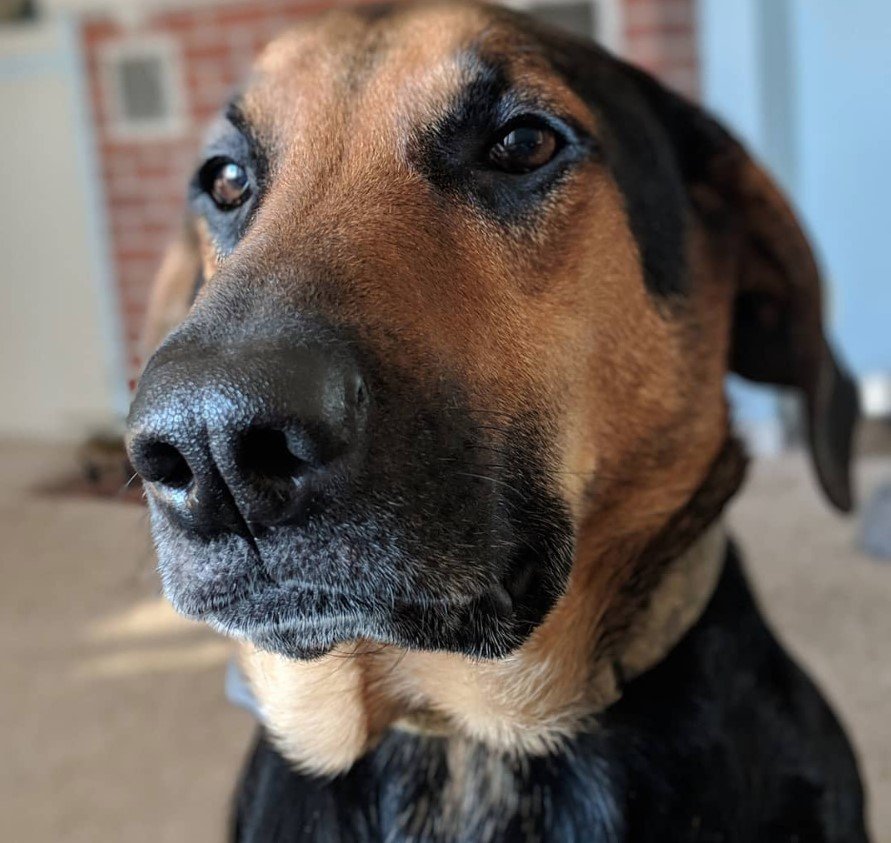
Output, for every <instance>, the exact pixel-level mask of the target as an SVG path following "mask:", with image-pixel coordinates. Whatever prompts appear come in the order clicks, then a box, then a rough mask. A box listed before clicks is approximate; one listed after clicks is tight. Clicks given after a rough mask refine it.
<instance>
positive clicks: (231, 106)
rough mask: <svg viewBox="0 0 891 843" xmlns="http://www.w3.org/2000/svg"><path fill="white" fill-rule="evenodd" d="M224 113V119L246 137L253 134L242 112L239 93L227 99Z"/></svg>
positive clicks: (249, 123)
mask: <svg viewBox="0 0 891 843" xmlns="http://www.w3.org/2000/svg"><path fill="white" fill-rule="evenodd" d="M224 113H225V116H226V119H227V120H228V121H229V122H230V123H231V124H232V125H233V126H234V127H235V128H236V129H238V131H239V132H241V134H243V135H244V136H245V137H246V138H248V139H250V138H251V137H252V136H253V134H254V132H253V127H252V126H251V122H250V121H249V120H248V118H247V115H246V114H245V112H244V107H243V105H242V98H241V95H240V94H239V95H238V96H236V97H233V99H231V100H230V101H229V103H228V104H227V105H226V110H225V112H224Z"/></svg>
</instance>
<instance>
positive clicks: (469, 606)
mask: <svg viewBox="0 0 891 843" xmlns="http://www.w3.org/2000/svg"><path fill="white" fill-rule="evenodd" d="M167 597H168V599H170V601H171V602H172V603H173V605H174V607H175V608H176V609H177V610H178V611H180V612H181V613H182V614H185V615H187V616H188V617H191V618H193V619H195V620H201V621H204V622H205V623H207V624H209V625H210V626H211V627H212V628H213V629H215V630H217V631H218V632H221V633H223V634H225V635H228V636H230V637H232V638H235V639H237V640H240V641H245V642H249V643H250V644H252V645H253V646H255V647H257V648H259V649H261V650H266V651H268V652H272V653H276V654H278V655H281V656H284V657H286V658H290V659H300V660H310V659H317V658H320V657H321V656H324V655H325V654H326V653H328V652H330V651H331V650H332V649H333V648H334V647H336V646H338V645H342V644H344V643H348V642H353V641H358V640H362V641H370V642H374V643H378V644H382V645H392V646H395V647H400V648H405V649H413V650H428V651H431V650H432V651H447V652H455V653H462V654H465V655H468V656H472V657H475V658H490V659H495V658H503V657H504V656H507V655H509V654H510V653H511V652H512V651H513V650H515V649H516V648H517V647H518V646H520V645H521V644H522V643H523V641H525V640H526V638H528V636H529V635H530V634H531V632H532V630H533V629H534V627H535V625H536V624H535V623H533V622H531V621H530V619H523V618H521V617H520V615H519V613H518V611H517V606H516V603H515V601H514V599H513V598H512V597H511V595H510V594H509V593H508V592H507V590H506V589H505V588H504V587H502V586H500V585H493V586H492V587H490V588H488V589H487V590H486V591H484V592H483V593H481V594H479V595H476V596H472V597H466V598H455V597H451V598H448V599H441V600H437V599H434V598H431V597H422V596H419V597H418V598H417V599H416V600H412V601H403V600H387V599H385V598H382V597H379V596H376V597H374V598H373V599H372V598H369V597H368V596H366V595H362V594H359V593H351V592H349V591H343V592H340V591H338V592H330V591H325V590H321V589H318V588H312V587H310V586H307V585H302V584H301V585H298V584H294V583H290V584H284V585H269V586H266V587H264V588H263V589H261V590H260V591H258V592H256V593H254V594H251V595H248V596H244V597H242V598H240V599H238V600H236V601H235V602H233V603H231V604H229V605H225V606H221V605H214V604H208V605H205V606H203V607H201V606H198V605H197V604H196V602H195V600H194V599H190V596H189V595H187V594H179V593H170V592H169V591H168V593H167Z"/></svg>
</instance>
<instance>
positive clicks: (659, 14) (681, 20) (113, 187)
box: [82, 0, 697, 386]
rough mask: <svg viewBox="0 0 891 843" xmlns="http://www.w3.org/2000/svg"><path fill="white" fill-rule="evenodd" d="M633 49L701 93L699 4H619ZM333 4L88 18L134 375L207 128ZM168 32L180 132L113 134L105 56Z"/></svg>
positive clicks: (271, 3) (631, 54)
mask: <svg viewBox="0 0 891 843" xmlns="http://www.w3.org/2000/svg"><path fill="white" fill-rule="evenodd" d="M622 2H623V4H624V9H623V12H624V36H625V44H626V50H625V52H626V55H627V57H628V58H630V59H631V60H632V61H636V62H638V63H639V64H641V65H642V66H644V67H645V68H647V69H648V70H650V71H651V72H653V73H655V74H657V75H659V76H660V77H662V78H663V79H665V80H666V81H667V82H668V83H669V84H671V85H673V86H674V87H676V88H677V89H679V90H681V91H683V92H684V93H687V94H689V95H691V96H695V95H696V92H697V58H696V44H695V26H694V3H695V0H622ZM330 4H331V0H317V1H316V2H302V3H301V2H295V0H253V2H251V0H248V2H245V3H243V4H226V5H223V6H216V7H213V6H207V7H203V8H193V9H188V10H183V11H175V12H165V13H159V14H155V15H152V16H149V17H147V18H144V19H143V20H141V21H140V22H139V24H138V28H137V29H132V28H129V29H128V28H126V27H124V26H122V25H121V24H119V23H116V22H114V21H112V20H109V19H107V18H89V17H88V18H85V19H84V21H83V24H82V39H83V44H84V51H85V56H86V63H87V68H88V73H89V81H90V93H91V97H92V101H93V109H94V117H95V125H96V138H97V143H98V147H99V149H98V156H99V161H100V165H101V173H102V179H103V188H104V196H105V202H106V207H107V218H108V225H109V234H110V240H111V248H112V260H113V273H114V276H115V278H116V281H117V286H118V298H119V301H120V306H121V320H122V324H123V328H124V330H123V333H124V336H125V340H126V355H127V361H126V368H127V372H128V377H129V379H130V382H131V386H132V383H133V381H134V380H135V378H136V376H137V374H138V372H139V368H140V365H141V362H142V361H141V360H140V359H139V336H140V330H141V325H142V319H143V315H144V312H145V305H146V300H147V296H148V290H149V288H150V286H151V282H152V278H153V276H154V273H155V270H156V269H157V267H158V265H159V263H160V260H161V256H162V254H163V252H164V249H165V247H166V244H167V243H168V242H169V241H170V239H171V238H172V237H173V235H174V233H175V231H176V229H177V226H178V225H179V224H180V221H181V219H182V216H183V208H184V196H185V183H186V178H187V176H188V174H189V173H190V172H191V170H192V167H193V165H194V163H195V155H196V153H197V150H198V147H199V143H200V137H201V132H202V129H203V127H204V125H205V124H206V123H207V122H208V121H209V120H210V119H211V118H212V117H213V115H214V114H215V113H216V111H217V109H218V108H219V106H220V105H221V104H222V103H223V102H224V101H225V99H226V98H227V96H228V95H229V94H230V92H231V90H232V88H233V86H234V85H236V84H237V82H238V81H239V80H240V79H241V78H243V76H244V73H245V71H246V69H247V68H248V66H249V65H250V62H251V59H252V57H253V56H254V54H255V53H256V52H257V51H258V50H259V49H260V48H261V47H262V46H263V45H264V44H265V43H266V42H268V41H269V40H270V39H271V38H272V37H273V36H274V35H275V34H276V33H277V32H279V31H280V30H281V29H282V28H283V27H285V26H287V25H288V24H289V23H292V22H293V21H295V20H297V19H298V18H299V17H301V16H303V15H305V14H307V13H308V12H310V11H315V10H317V9H318V8H320V7H322V6H325V5H330ZM158 33H160V34H164V35H166V36H169V37H170V38H171V39H172V40H173V41H174V43H175V45H176V48H177V52H178V54H179V57H180V61H179V62H178V64H179V66H180V67H179V69H180V71H181V73H182V82H183V94H184V111H185V116H186V125H185V128H184V131H183V133H182V134H181V135H180V136H177V137H175V138H172V139H171V138H166V139H164V138H161V139H158V138H155V139H147V138H146V139H139V140H134V139H128V140H122V139H120V138H116V137H115V136H114V134H113V132H112V131H111V125H110V123H111V121H110V115H109V110H108V107H109V103H108V102H107V96H108V91H107V90H106V86H105V80H104V79H103V73H102V61H101V56H102V54H103V48H104V47H105V46H106V45H109V44H113V43H114V42H116V41H119V40H121V39H124V38H140V37H144V36H146V35H152V34H158Z"/></svg>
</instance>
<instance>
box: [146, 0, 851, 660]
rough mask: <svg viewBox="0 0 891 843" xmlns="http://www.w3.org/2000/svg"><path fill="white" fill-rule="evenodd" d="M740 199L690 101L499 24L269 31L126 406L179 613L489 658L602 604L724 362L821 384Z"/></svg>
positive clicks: (771, 250) (589, 50) (740, 189)
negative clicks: (613, 559)
mask: <svg viewBox="0 0 891 843" xmlns="http://www.w3.org/2000/svg"><path fill="white" fill-rule="evenodd" d="M762 182H763V176H762V175H761V174H760V172H759V171H757V170H756V168H754V166H753V165H751V162H750V161H749V160H748V158H746V157H745V156H744V154H743V153H742V152H741V150H739V148H738V147H737V146H736V145H735V144H734V143H733V142H732V141H731V140H730V139H729V138H728V137H727V136H726V135H724V134H723V132H721V131H720V130H719V129H717V127H715V126H714V125H713V124H711V123H710V122H709V121H707V119H706V118H705V117H704V116H702V115H701V114H699V112H696V111H695V110H694V109H692V107H690V106H687V105H686V104H684V103H681V102H680V101H679V100H676V99H675V98H673V97H671V95H669V94H667V93H666V92H664V91H663V90H662V89H660V88H659V87H658V86H657V85H655V83H653V82H652V81H650V80H648V79H646V78H645V77H644V76H643V75H641V74H639V73H637V72H635V71H632V70H631V69H629V68H627V67H626V66H625V65H623V64H621V63H620V62H618V61H616V60H615V59H613V58H611V57H609V56H607V55H606V54H605V53H602V52H601V51H599V50H597V49H596V48H594V47H593V46H590V45H585V44H582V43H578V42H574V41H571V40H569V39H566V38H563V37H562V36H558V35H555V34H554V33H550V32H542V31H539V30H536V29H535V28H534V27H533V26H532V25H531V24H530V23H529V22H528V21H526V20H525V19H523V18H520V17H517V16H515V15H513V14H508V13H506V12H502V11H496V10H492V9H487V8H481V7H477V6H472V5H456V6H423V7H406V8H405V9H400V8H398V7H397V8H396V9H394V10H392V11H387V12H380V11H379V10H378V11H375V12H373V13H367V12H358V13H336V14H332V15H329V16H326V17H323V18H320V19H315V20H312V21H310V22H307V23H306V24H305V25H303V26H301V27H300V28H298V29H296V30H295V31H293V32H290V33H288V34H286V35H283V36H282V37H281V38H279V39H278V40H277V41H276V42H274V43H273V44H272V45H271V46H270V47H269V48H268V49H267V50H266V51H265V52H264V53H263V54H262V55H261V57H260V59H259V61H258V62H257V65H256V68H255V72H254V74H253V76H252V78H251V80H250V81H249V83H248V85H247V86H246V87H245V88H244V90H243V91H242V92H241V93H240V94H239V96H238V97H237V98H236V99H235V100H234V102H233V103H232V104H231V105H230V106H229V108H228V109H227V110H226V112H225V115H224V116H222V117H221V118H220V120H219V121H218V123H217V124H216V125H215V126H214V128H213V130H212V132H211V135H210V137H209V141H208V146H207V149H206V152H205V160H204V162H203V163H202V164H201V166H200V167H199V169H198V172H197V175H196V176H195V179H194V181H193V183H192V185H191V188H190V214H191V219H192V225H191V231H190V235H189V236H190V241H189V242H190V244H191V245H190V246H189V248H188V249H184V247H180V252H181V253H182V254H188V256H189V257H188V260H185V262H184V264H183V265H184V266H185V267H187V268H188V270H187V271H185V275H183V274H182V273H183V270H182V268H180V275H181V276H182V277H186V278H188V282H189V285H191V283H192V280H193V276H192V275H191V274H190V273H191V271H192V268H195V267H198V268H200V275H201V280H200V289H199V291H198V294H197V300H196V301H195V303H194V305H193V306H192V308H191V311H190V313H189V315H188V317H187V318H186V319H185V321H184V322H183V324H182V325H181V326H180V327H179V328H178V329H177V330H176V331H175V332H174V333H173V334H172V335H171V336H170V337H169V338H168V339H167V340H166V341H165V342H164V343H163V345H162V346H161V347H160V349H159V350H158V351H157V353H156V354H155V356H154V357H153V359H152V360H151V361H150V363H149V364H148V366H147V368H146V371H145V373H144V375H143V378H142V382H141V386H140V392H139V395H138V396H137V399H136V401H135V403H134V408H133V411H132V413H131V421H130V436H129V445H130V451H131V456H132V459H133V461H134V464H135V466H136V467H137V469H138V470H139V471H140V473H141V474H142V475H143V477H144V478H145V480H146V488H147V493H148V499H149V503H150V505H151V511H152V524H153V530H154V534H155V539H156V543H157V548H158V552H159V557H160V565H161V570H162V574H163V579H164V584H165V590H166V593H167V594H168V596H169V597H170V599H171V600H172V601H173V603H174V604H175V605H176V606H177V607H178V608H179V609H180V610H181V611H183V612H185V613H186V614H189V615H192V616H194V617H198V618H202V619H205V620H207V621H208V622H210V623H211V624H213V625H214V626H216V627H218V628H221V629H223V630H225V631H227V632H229V633H232V634H235V635H237V636H240V637H244V638H247V639H249V640H251V641H253V642H254V643H256V644H257V645H259V646H260V647H261V648H264V649H268V650H272V651H275V652H278V653H281V654H284V655H287V656H291V657H297V658H304V657H310V656H316V655H319V654H321V653H324V652H326V651H327V650H329V649H330V648H331V647H332V646H334V645H336V644H337V643H339V642H344V641H353V640H357V639H368V640H372V641H376V642H382V643H387V644H394V645H398V646H401V647H406V648H410V649H421V650H446V651H452V652H458V653H465V654H470V655H474V656H482V657H500V656H504V655H506V654H507V653H509V652H511V651H513V650H515V649H516V648H517V647H518V646H520V645H521V644H523V642H524V641H526V640H527V639H528V638H529V637H530V636H531V635H532V634H533V633H534V631H535V630H536V629H537V628H539V627H540V626H541V625H542V623H543V621H544V619H545V618H546V616H547V615H548V613H549V612H550V611H551V610H552V609H553V607H554V605H555V603H556V602H557V601H558V600H559V599H560V598H561V596H564V600H565V599H567V597H566V595H569V597H571V589H570V588H569V584H570V582H571V581H572V582H573V583H574V584H575V588H576V591H578V589H580V588H585V589H587V590H586V591H585V602H586V604H587V605H589V606H590V607H591V611H592V612H594V613H595V614H597V613H601V614H602V613H603V612H604V611H606V607H605V606H603V605H598V600H600V601H601V602H605V601H608V600H609V598H608V596H607V595H614V594H616V593H617V592H618V591H619V590H620V589H621V586H622V580H623V579H627V578H628V577H630V576H631V575H632V574H633V569H631V568H627V569H621V570H619V569H616V570H604V569H603V568H602V567H601V568H598V559H601V558H603V557H604V552H605V551H606V550H608V549H610V548H614V547H617V546H625V547H628V548H637V549H640V548H642V547H643V546H644V545H646V543H647V541H648V540H649V539H650V538H651V537H652V536H653V534H654V533H655V532H656V531H658V530H659V529H660V528H661V527H662V526H663V525H664V524H665V522H666V520H667V519H668V518H669V517H670V516H671V515H672V514H673V513H675V512H676V511H677V510H678V509H679V508H681V507H682V506H683V505H684V503H685V502H686V501H687V500H688V499H689V498H690V496H691V495H692V494H693V493H694V492H695V490H696V489H697V487H698V485H699V484H700V483H701V481H702V479H703V477H704V476H705V474H706V473H707V471H708V468H709V466H710V465H711V463H712V461H713V460H714V459H715V457H716V455H717V454H718V453H719V451H720V450H721V448H722V445H723V444H724V441H725V439H726V436H727V419H726V409H725V400H724V396H723V379H724V375H725V372H726V370H727V368H728V361H729V360H731V359H732V360H733V362H734V364H735V365H736V367H737V368H738V369H739V370H740V371H742V372H743V373H744V374H750V375H752V376H754V377H756V378H760V379H765V380H775V381H780V382H787V383H795V384H798V385H800V386H802V387H803V388H805V390H806V391H810V390H815V389H816V387H815V384H816V383H817V382H818V381H819V383H821V384H823V385H824V387H826V388H828V389H829V394H834V393H833V389H835V390H836V391H837V386H838V383H840V380H839V377H838V375H837V372H836V370H834V368H833V367H832V365H831V358H830V357H829V356H828V353H824V350H825V346H824V345H823V344H822V338H821V335H820V326H819V320H820V316H819V296H818V291H817V288H816V276H815V273H814V272H813V267H812V265H811V264H809V253H808V252H807V247H806V245H804V246H803V247H802V246H801V245H800V244H801V243H803V242H804V241H803V240H802V238H801V235H800V232H799V231H798V229H797V228H796V227H795V225H794V220H793V221H791V222H790V218H789V214H788V209H787V208H786V207H785V205H784V204H783V203H782V201H781V200H780V199H779V198H778V197H777V196H776V195H775V192H774V191H773V188H772V187H771V186H770V185H769V184H768V183H766V182H764V183H762ZM752 196H754V197H755V199H756V201H755V205H754V206H752V207H750V206H749V205H747V204H746V203H747V202H748V200H749V199H750V198H752ZM763 219H766V222H765V224H764V225H763V226H762V227H761V228H759V225H760V224H761V222H762V220H763ZM790 231H791V234H790ZM780 233H782V236H783V237H784V238H786V239H787V240H788V238H790V237H792V238H796V239H795V240H794V243H793V245H792V246H790V248H791V250H792V252H793V253H794V254H792V255H791V257H790V256H789V255H788V254H786V253H784V252H783V247H782V246H778V247H776V248H775V247H774V245H773V240H772V238H774V237H776V236H777V235H779V234H780ZM765 244H767V246H765ZM802 248H803V249H804V252H803V253H802V252H801V249H802ZM796 249H798V250H799V251H798V252H795V250H796ZM765 254H766V258H765V257H764V256H765ZM752 255H756V257H752ZM759 258H760V259H762V263H761V264H759V263H758V260H759ZM811 276H813V277H811ZM796 285H797V286H796ZM741 319H744V324H743V323H742V322H741V321H740V320H741ZM735 320H736V326H735V327H734V324H735ZM793 339H794V341H795V342H796V343H799V344H800V345H802V346H807V348H806V351H805V353H804V358H806V359H804V360H803V362H802V361H799V360H798V359H797V357H796V352H795V351H794V350H790V343H792V342H793ZM732 340H735V343H734V345H733V347H732V348H731V341H732ZM769 340H772V342H773V345H770V344H769V343H768V346H769V347H768V346H765V342H767V341H769ZM753 349H755V350H754V351H753ZM799 356H801V355H799ZM790 361H791V362H790ZM827 372H828V373H829V374H826V373H827ZM827 378H828V380H827ZM827 384H828V386H827ZM829 404H833V401H830V402H829ZM826 406H829V405H826ZM811 418H812V425H813V430H814V431H815V433H814V435H815V436H816V437H817V438H818V439H819V437H820V436H821V435H823V434H821V432H820V431H821V427H820V425H821V423H822V422H821V419H822V418H823V414H822V411H820V412H816V411H815V412H812V415H811ZM844 426H845V424H844V423H843V424H842V427H844ZM827 437H828V440H831V442H830V446H828V447H826V448H823V449H822V451H823V456H822V457H820V456H819V454H818V457H819V458H820V459H822V463H821V465H820V467H821V471H822V474H823V477H824V481H825V482H826V484H827V487H828V488H829V490H830V492H831V493H834V494H835V495H836V499H837V500H839V501H840V502H842V503H844V502H845V501H844V496H845V494H846V489H845V486H844V476H843V475H844V472H843V463H844V462H845V460H846V454H845V453H843V452H844V450H845V447H846V441H847V440H846V439H845V436H844V431H843V432H842V434H838V432H837V426H836V427H834V428H832V430H831V431H830V433H829V434H826V436H825V437H824V438H827ZM842 440H844V441H842ZM839 443H841V444H839ZM818 450H819V449H818ZM839 466H842V467H841V468H840V467H839ZM827 477H828V479H827ZM628 556H629V557H631V556H633V553H630V552H629V554H628ZM595 582H596V583H599V585H598V586H596V587H595V586H593V585H591V584H592V583H595ZM592 589H593V591H592ZM597 589H600V591H597Z"/></svg>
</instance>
